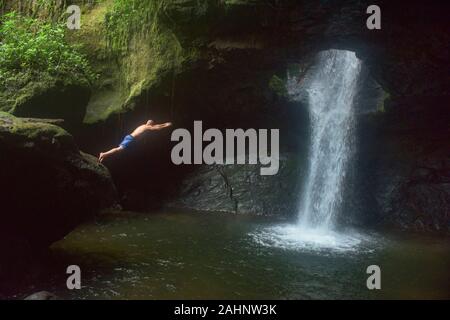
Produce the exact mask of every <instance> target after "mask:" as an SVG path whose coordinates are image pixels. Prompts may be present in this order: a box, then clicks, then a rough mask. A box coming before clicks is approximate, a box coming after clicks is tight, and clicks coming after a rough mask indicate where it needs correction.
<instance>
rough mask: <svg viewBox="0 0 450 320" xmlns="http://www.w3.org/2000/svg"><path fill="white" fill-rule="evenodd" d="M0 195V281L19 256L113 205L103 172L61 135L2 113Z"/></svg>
mask: <svg viewBox="0 0 450 320" xmlns="http://www.w3.org/2000/svg"><path fill="white" fill-rule="evenodd" d="M0 190H1V193H0V199H1V203H2V209H1V217H0V219H1V223H0V248H1V252H2V259H1V260H0V271H1V273H0V274H1V277H3V276H5V272H6V271H7V269H5V268H7V265H8V262H10V260H11V259H21V260H22V262H24V261H23V256H22V254H24V253H27V252H28V253H30V252H33V251H35V250H39V249H41V248H45V247H47V246H48V245H50V244H51V243H52V242H54V241H56V240H59V239H61V238H62V237H63V236H65V235H66V234H67V233H68V232H70V231H71V230H73V228H74V227H76V226H77V225H78V224H80V223H82V222H83V221H85V220H86V219H88V218H91V217H92V216H93V215H94V214H95V213H96V212H98V211H99V210H101V209H103V208H107V207H110V206H113V205H114V204H115V199H116V191H115V187H114V185H113V183H112V180H111V177H110V175H109V172H108V170H107V169H106V168H105V167H103V166H102V165H99V164H98V163H97V159H96V158H94V157H93V156H90V155H88V154H84V153H82V152H80V151H79V150H78V148H77V146H76V145H75V143H74V141H73V138H72V136H71V135H69V134H68V133H67V132H66V131H64V130H63V129H61V128H59V127H57V126H55V125H52V124H48V123H43V122H35V121H30V120H25V119H24V120H22V119H20V118H16V117H14V116H11V115H9V114H6V113H0ZM25 260H26V259H25ZM5 270H6V271H5Z"/></svg>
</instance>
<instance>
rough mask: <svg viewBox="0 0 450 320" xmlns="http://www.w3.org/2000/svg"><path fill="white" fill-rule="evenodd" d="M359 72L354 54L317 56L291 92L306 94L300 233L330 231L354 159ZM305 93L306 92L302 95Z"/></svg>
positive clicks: (330, 53)
mask: <svg viewBox="0 0 450 320" xmlns="http://www.w3.org/2000/svg"><path fill="white" fill-rule="evenodd" d="M360 68H361V63H360V60H358V58H357V57H356V55H355V53H353V52H350V51H343V50H328V51H324V52H321V53H320V54H319V57H318V63H317V65H316V67H315V68H314V69H312V70H310V71H309V72H308V74H307V75H306V76H305V79H304V81H303V83H301V84H297V87H298V88H296V87H295V86H292V85H290V92H291V93H292V94H294V95H295V94H297V93H298V92H299V91H300V92H301V91H306V95H307V100H308V105H309V113H310V123H311V144H310V145H311V147H310V153H309V174H308V177H307V180H306V184H305V188H304V191H303V192H304V193H303V196H302V198H301V204H300V210H299V221H298V223H299V226H301V227H302V229H312V228H313V229H314V228H317V229H323V230H327V229H333V227H334V223H335V218H336V215H337V214H338V213H339V210H340V204H341V202H342V196H343V191H342V190H343V184H344V181H345V177H346V173H347V170H348V167H349V163H348V162H349V159H350V156H351V154H352V147H353V143H352V140H353V139H352V136H353V133H354V132H353V128H354V122H355V120H354V108H353V98H354V96H355V92H356V84H357V81H358V76H359V72H360ZM303 94H304V93H303Z"/></svg>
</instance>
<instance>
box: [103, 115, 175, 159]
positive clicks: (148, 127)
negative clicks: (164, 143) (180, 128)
mask: <svg viewBox="0 0 450 320" xmlns="http://www.w3.org/2000/svg"><path fill="white" fill-rule="evenodd" d="M171 125H172V123H171V122H166V123H161V124H155V122H154V121H153V120H148V121H147V123H146V124H143V125H141V126H139V127H137V128H136V129H134V131H133V132H132V133H131V134H129V135H127V136H126V137H125V138H124V139H123V141H122V142H121V143H120V145H119V146H118V147H116V148H112V149H111V150H109V151H107V152H102V153H100V156H99V157H98V160H99V161H100V162H103V161H104V160H105V159H106V158H109V157H110V156H112V155H114V154H116V153H118V152H122V151H123V150H125V149H126V148H128V147H129V146H130V144H132V143H133V142H134V141H136V140H137V139H139V138H140V137H141V136H142V135H144V134H145V133H146V132H148V131H157V130H161V129H164V128H167V127H170V126H171Z"/></svg>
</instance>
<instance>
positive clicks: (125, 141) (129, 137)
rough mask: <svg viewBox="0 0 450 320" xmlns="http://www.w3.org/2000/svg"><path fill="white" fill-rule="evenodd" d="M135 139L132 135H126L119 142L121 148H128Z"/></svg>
mask: <svg viewBox="0 0 450 320" xmlns="http://www.w3.org/2000/svg"><path fill="white" fill-rule="evenodd" d="M135 140H136V139H135V138H134V137H133V136H132V135H127V136H126V137H125V138H123V141H122V142H121V143H120V144H119V146H121V147H122V148H124V149H126V148H128V147H129V146H130V145H131V144H132V143H133V142H134V141H135Z"/></svg>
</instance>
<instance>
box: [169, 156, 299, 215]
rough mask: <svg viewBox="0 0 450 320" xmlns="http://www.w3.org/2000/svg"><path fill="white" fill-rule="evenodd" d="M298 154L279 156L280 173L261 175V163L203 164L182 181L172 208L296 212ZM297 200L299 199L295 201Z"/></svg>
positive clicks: (228, 211)
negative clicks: (296, 156)
mask: <svg viewBox="0 0 450 320" xmlns="http://www.w3.org/2000/svg"><path fill="white" fill-rule="evenodd" d="M294 159H295V155H292V154H285V155H282V157H281V159H280V169H279V172H278V174H277V175H274V176H261V175H260V166H259V165H215V166H202V167H201V168H199V169H197V170H196V171H195V172H194V173H192V174H190V175H188V176H187V177H186V178H185V179H184V180H183V182H182V184H181V187H180V191H179V193H178V194H177V196H176V198H175V199H173V200H172V201H168V202H167V204H166V205H167V206H169V207H173V208H188V209H193V210H201V211H214V212H227V213H234V214H255V215H278V216H284V217H289V216H292V215H294V214H295V212H296V208H297V202H298V195H299V192H298V189H299V185H298V181H299V180H301V177H300V176H301V175H302V174H304V172H302V170H301V168H300V166H299V161H295V160H294ZM296 200H297V201H296Z"/></svg>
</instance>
